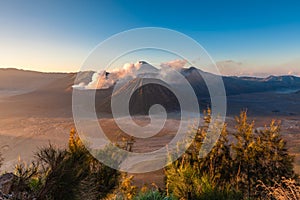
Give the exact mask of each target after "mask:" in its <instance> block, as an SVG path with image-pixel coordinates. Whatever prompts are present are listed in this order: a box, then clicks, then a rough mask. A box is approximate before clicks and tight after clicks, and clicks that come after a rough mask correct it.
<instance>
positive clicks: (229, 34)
mask: <svg viewBox="0 0 300 200" xmlns="http://www.w3.org/2000/svg"><path fill="white" fill-rule="evenodd" d="M299 10H300V2H299V1H268V0H266V1H256V0H252V1H230V0H228V1H175V0H173V1H158V0H152V1H142V0H139V1H128V0H127V1H125V0H115V1H105V0H100V1H83V0H82V1H79V0H78V1H71V0H60V1H58V0H57V1H54V0H53V1H49V0H43V1H39V0H1V1H0V27H1V28H0V67H17V68H24V69H32V70H38V71H77V70H78V69H79V68H80V66H81V64H82V62H83V61H84V59H85V58H86V56H87V55H88V54H89V52H90V51H91V50H92V49H93V48H94V47H95V46H96V45H97V44H98V43H99V42H101V41H103V40H104V39H106V38H108V37H110V36H111V35H113V34H116V33H119V32H121V31H125V30H128V29H132V28H138V27H148V26H151V27H153V26H154V27H156V26H157V27H164V28H170V29H174V30H177V31H180V32H182V33H184V34H186V35H188V36H190V37H192V38H194V39H195V40H196V41H198V42H199V43H200V44H201V45H202V46H203V47H204V48H205V49H206V50H207V51H208V53H209V54H210V55H211V57H212V58H213V59H214V60H215V61H216V62H217V63H220V67H222V68H223V70H224V72H225V73H229V74H230V73H232V74H236V73H237V74H239V73H240V74H243V73H244V74H271V73H273V74H287V73H292V74H297V75H299V74H300V36H299V35H300V12H299ZM223 61H226V62H223ZM237 68H239V69H237Z"/></svg>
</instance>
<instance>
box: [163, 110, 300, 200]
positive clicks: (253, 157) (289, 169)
mask: <svg viewBox="0 0 300 200" xmlns="http://www.w3.org/2000/svg"><path fill="white" fill-rule="evenodd" d="M204 119H205V124H204V126H202V127H200V128H198V129H197V130H196V136H195V140H194V141H193V143H192V144H191V146H190V147H189V149H188V151H187V152H186V153H185V154H183V155H182V156H181V157H180V159H178V160H177V161H176V162H174V163H172V164H171V165H169V166H167V167H166V168H165V176H166V188H167V192H168V194H171V193H172V194H174V195H175V196H176V197H178V198H180V199H242V198H247V199H251V198H258V197H260V196H261V195H262V194H263V192H264V190H262V188H261V187H260V188H259V187H257V185H258V184H259V183H260V182H263V183H264V184H265V185H266V186H270V185H274V183H275V182H280V180H281V178H282V177H287V178H296V175H295V173H294V171H293V157H292V156H290V155H289V153H288V150H287V148H286V142H285V141H284V140H283V139H282V137H281V135H280V124H279V123H276V122H275V121H272V122H271V124H270V126H269V127H265V129H264V130H261V131H255V129H254V122H253V121H252V122H249V121H248V119H247V113H246V112H241V114H240V116H239V117H237V118H236V123H237V124H236V131H235V132H233V133H232V135H233V140H232V143H231V144H230V143H229V139H228V138H229V137H228V132H227V128H226V125H224V126H222V125H221V124H220V123H219V122H218V120H214V119H212V118H211V116H210V110H208V111H207V112H206V115H205V118H204ZM220 126H222V128H221V129H220ZM208 127H210V128H208ZM218 130H221V131H220V134H218ZM219 135H220V137H219V139H218V141H217V142H216V144H215V145H214V146H213V148H212V149H211V150H210V151H209V152H208V151H206V148H205V147H206V146H204V145H205V144H206V143H208V144H211V143H210V142H212V141H215V140H216V138H215V137H216V136H219ZM203 153H204V154H203ZM199 155H200V156H199ZM201 155H206V156H204V157H201ZM241 194H243V195H241Z"/></svg>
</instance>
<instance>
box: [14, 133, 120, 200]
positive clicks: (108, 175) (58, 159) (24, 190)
mask: <svg viewBox="0 0 300 200" xmlns="http://www.w3.org/2000/svg"><path fill="white" fill-rule="evenodd" d="M16 177H17V178H16V180H15V181H14V187H13V188H14V189H13V192H14V194H15V197H16V199H22V200H27V199H28V200H29V199H34V198H35V199H38V200H45V199H47V200H48V199H49V200H50V199H53V200H56V199H63V200H76V199H83V198H84V199H86V200H89V199H91V200H92V199H101V198H103V197H105V196H106V195H107V194H108V193H109V192H111V191H112V190H114V189H115V187H116V186H117V184H118V182H119V172H118V171H116V170H114V169H111V168H109V167H107V166H105V165H103V164H102V163H100V162H99V161H98V160H96V159H95V158H93V157H92V156H91V155H90V154H89V152H88V150H87V149H86V148H85V147H84V146H83V144H82V143H81V141H80V139H79V137H78V135H77V133H76V132H75V130H72V131H71V133H70V139H69V148H68V149H66V150H60V149H56V148H54V147H53V146H52V145H49V147H46V148H42V149H40V151H39V152H38V153H37V154H36V160H35V161H34V162H33V164H32V165H31V166H26V165H24V164H19V165H17V167H16Z"/></svg>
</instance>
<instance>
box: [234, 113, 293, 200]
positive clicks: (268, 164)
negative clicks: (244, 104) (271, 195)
mask: <svg viewBox="0 0 300 200" xmlns="http://www.w3.org/2000/svg"><path fill="white" fill-rule="evenodd" d="M236 122H237V125H236V130H237V131H236V132H235V133H234V134H233V135H234V137H235V139H236V141H235V142H234V143H233V144H232V150H233V163H234V164H233V167H234V168H233V172H235V177H236V179H235V184H236V186H237V189H239V190H241V191H243V192H245V193H246V194H247V197H248V198H250V197H254V195H255V193H256V195H259V191H257V190H256V189H257V187H256V186H257V185H258V184H259V182H260V181H262V182H263V183H264V184H266V185H267V186H272V185H273V184H274V183H275V182H280V181H281V179H282V177H286V178H294V177H295V173H294V171H293V157H292V156H291V155H289V153H288V149H287V147H286V142H285V141H284V140H283V138H282V137H281V135H280V124H279V123H276V122H275V121H272V122H271V124H270V126H269V127H265V129H264V130H261V131H254V121H252V122H248V120H247V113H246V112H241V114H240V116H239V117H237V118H236Z"/></svg>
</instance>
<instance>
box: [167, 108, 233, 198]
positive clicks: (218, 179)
mask: <svg viewBox="0 0 300 200" xmlns="http://www.w3.org/2000/svg"><path fill="white" fill-rule="evenodd" d="M204 113H205V116H204V121H205V124H204V125H203V126H202V127H200V128H198V129H197V130H195V131H196V134H195V138H194V140H193V142H192V143H191V145H190V147H189V148H188V150H187V152H186V153H185V154H183V155H182V156H181V157H180V158H179V159H178V160H177V161H175V162H174V163H172V164H171V165H169V166H167V167H166V168H165V175H166V184H167V190H168V193H169V194H170V193H173V194H174V195H175V196H176V197H179V198H184V199H203V198H204V199H205V197H208V196H206V195H211V196H214V195H218V197H219V198H220V199H221V197H222V199H224V198H225V199H226V198H230V197H229V196H230V195H231V194H229V193H230V192H229V191H228V188H230V185H229V183H230V180H231V179H232V175H231V173H232V170H231V168H232V158H231V155H230V145H229V142H228V133H227V129H226V125H222V124H220V122H218V120H214V122H212V119H211V115H210V113H211V112H210V109H208V110H207V111H206V112H204ZM210 123H213V125H212V126H211V125H210ZM208 127H211V128H210V132H209V134H208ZM220 128H221V130H220ZM219 131H221V132H220V133H219ZM219 135H220V137H219V138H216V137H217V136H219ZM204 139H205V141H206V142H208V143H210V142H215V141H216V144H214V146H213V148H212V149H211V150H210V151H209V152H205V151H206V150H207V149H206V147H203V145H204V144H203V141H204ZM202 147H203V149H204V150H203V149H202ZM200 151H201V152H202V153H203V152H204V153H205V154H206V155H205V156H204V157H200ZM233 195H234V194H233ZM238 198H239V195H236V196H234V199H238Z"/></svg>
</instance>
